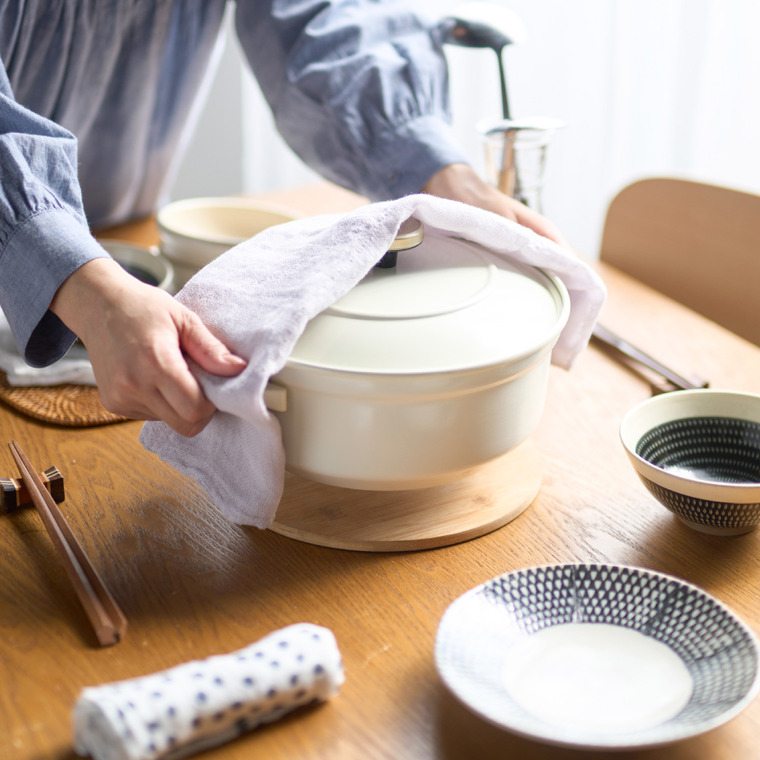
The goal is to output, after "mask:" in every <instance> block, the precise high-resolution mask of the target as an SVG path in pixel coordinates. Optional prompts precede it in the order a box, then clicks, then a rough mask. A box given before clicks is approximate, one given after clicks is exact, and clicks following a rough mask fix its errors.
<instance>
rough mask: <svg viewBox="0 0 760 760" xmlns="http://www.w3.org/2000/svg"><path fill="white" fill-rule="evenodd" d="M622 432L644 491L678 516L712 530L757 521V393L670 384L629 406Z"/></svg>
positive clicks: (738, 528) (731, 531) (725, 531)
mask: <svg viewBox="0 0 760 760" xmlns="http://www.w3.org/2000/svg"><path fill="white" fill-rule="evenodd" d="M620 438H621V441H622V443H623V446H624V447H625V450H626V453H627V454H628V457H629V459H630V460H631V462H632V464H633V466H634V468H635V470H636V473H637V474H638V476H639V478H640V479H641V481H642V482H643V483H644V485H645V486H646V488H647V489H648V490H649V492H650V493H651V494H652V495H653V496H654V497H655V498H656V499H657V500H658V501H659V502H660V503H661V504H662V505H663V506H665V507H666V508H667V509H669V510H670V511H671V512H673V514H675V515H676V516H677V517H678V518H679V519H680V520H681V521H682V522H684V523H685V524H686V525H688V526H689V527H691V528H694V529H695V530H698V531H701V532H703V533H712V534H716V535H738V534H742V533H747V532H749V531H751V530H753V529H754V528H756V527H757V526H758V524H760V396H759V395H755V394H751V393H737V392H733V391H721V390H710V389H699V390H690V391H673V392H671V393H664V394H661V395H659V396H654V397H653V398H650V399H647V400H646V401H644V402H642V403H641V404H638V405H637V406H635V407H634V408H633V409H631V410H630V411H629V412H628V413H627V414H626V416H625V417H624V419H623V422H622V424H621V426H620Z"/></svg>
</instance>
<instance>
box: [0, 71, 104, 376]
mask: <svg viewBox="0 0 760 760" xmlns="http://www.w3.org/2000/svg"><path fill="white" fill-rule="evenodd" d="M76 165H77V158H76V141H75V140H74V138H73V136H72V135H71V134H70V133H68V132H66V130H64V129H62V128H61V127H59V126H58V125H56V124H54V123H53V122H50V121H48V120H46V119H42V118H41V117H39V116H37V115H36V114H34V113H32V112H31V111H28V110H26V109H24V108H22V107H21V106H19V105H18V104H17V103H16V102H15V101H14V100H13V98H12V93H11V92H10V91H9V88H8V84H7V79H5V78H4V72H2V71H1V70H0V177H1V178H2V181H1V183H0V272H2V276H0V307H2V309H3V311H4V312H5V315H6V317H7V319H8V321H9V323H10V325H11V328H12V330H13V334H14V336H15V338H16V342H17V344H18V347H19V350H20V351H21V352H22V354H23V355H24V357H25V358H26V360H27V362H29V363H30V364H32V365H33V366H44V365H47V364H50V363H51V362H53V361H55V360H56V359H58V358H60V356H62V355H63V353H65V351H66V350H67V349H68V347H69V346H70V345H71V343H72V341H73V340H74V335H73V334H72V333H71V332H70V331H69V330H68V329H66V327H65V326H64V325H63V324H62V323H61V322H60V320H59V319H57V318H56V317H55V315H53V314H52V313H50V312H49V311H48V306H49V304H50V302H51V301H52V299H53V296H54V295H55V293H56V291H57V290H58V288H59V287H60V285H61V283H63V282H64V281H65V280H66V279H67V278H68V277H69V276H70V275H71V274H72V273H73V272H74V271H76V270H77V269H78V268H79V267H80V266H82V264H84V263H85V262H86V261H89V260H90V259H92V258H96V257H100V256H107V254H106V252H105V251H104V250H103V249H102V248H101V247H100V246H99V245H98V244H97V242H96V241H95V240H94V239H93V238H92V236H91V235H90V232H89V229H88V227H87V222H86V219H85V216H84V211H83V209H82V205H81V197H80V194H79V186H78V183H77V176H76Z"/></svg>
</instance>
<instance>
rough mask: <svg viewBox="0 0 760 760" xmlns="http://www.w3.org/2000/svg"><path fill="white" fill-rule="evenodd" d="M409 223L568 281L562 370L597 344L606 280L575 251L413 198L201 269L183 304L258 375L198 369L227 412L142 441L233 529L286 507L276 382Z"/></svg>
mask: <svg viewBox="0 0 760 760" xmlns="http://www.w3.org/2000/svg"><path fill="white" fill-rule="evenodd" d="M409 217H416V218H417V219H419V220H420V221H422V222H423V224H424V225H425V227H426V228H435V230H436V231H437V233H438V234H442V235H444V236H450V237H461V238H465V239H467V240H470V241H472V242H474V243H477V244H479V245H481V246H483V247H484V248H486V249H488V250H489V251H490V252H491V254H492V257H493V261H494V263H496V264H497V265H498V263H499V262H500V261H501V262H505V261H506V262H511V263H518V264H520V263H524V264H529V265H532V266H536V267H540V268H542V269H544V270H546V271H547V272H550V273H552V274H554V275H556V276H557V277H559V279H561V280H562V281H563V283H564V284H565V286H566V288H567V290H568V292H569V295H570V317H569V320H568V322H567V325H566V326H565V329H564V330H563V332H562V334H561V335H560V338H559V341H558V342H557V344H556V346H555V348H554V351H553V353H552V362H553V363H554V364H556V365H558V366H561V367H564V368H567V369H569V368H570V367H571V366H572V364H573V362H574V360H575V358H576V357H577V356H578V354H580V353H581V352H582V351H583V349H584V348H585V346H586V344H587V343H588V340H589V338H590V336H591V332H592V330H593V327H594V324H595V323H596V319H597V316H598V314H599V311H600V310H601V308H602V305H603V303H604V300H605V297H606V290H605V287H604V285H603V283H602V281H601V279H600V278H599V276H598V275H597V274H596V273H595V272H594V271H593V269H592V268H591V267H590V266H589V265H588V264H586V263H585V262H583V261H582V260H581V259H580V258H578V257H577V256H576V255H575V254H574V253H572V252H571V251H569V250H567V249H565V248H562V247H561V246H559V245H557V244H556V243H554V242H552V241H550V240H548V239H546V238H544V237H542V236H540V235H538V234H536V233H534V232H533V231H532V230H529V229H527V228H526V227H523V226H521V225H519V224H517V223H514V222H510V221H509V220H507V219H504V218H502V217H500V216H498V215H496V214H493V213H491V212H488V211H483V210H481V209H478V208H474V207H472V206H469V205H466V204H463V203H459V202H456V201H449V200H445V199H441V198H436V197H433V196H429V195H412V196H407V197H406V198H402V199H400V200H395V201H386V202H382V203H374V204H370V205H367V206H363V207H361V208H359V209H358V210H356V211H353V212H351V213H349V214H345V215H326V216H319V217H311V218H306V219H300V220H297V221H294V222H289V223H287V224H282V225H278V226H276V227H272V228H270V229H267V230H265V231H264V232H262V233H260V234H258V235H256V236H255V237H254V238H251V239H250V240H248V241H246V242H244V243H242V244H240V245H238V246H236V247H235V248H233V249H232V250H230V251H228V252H227V253H225V254H223V255H222V256H220V257H219V258H218V259H216V260H215V261H213V262H211V264H209V265H207V266H206V267H204V268H203V269H201V270H200V272H198V273H197V274H196V275H195V276H194V277H193V278H192V279H191V280H190V281H189V282H188V283H187V285H185V287H184V288H183V289H182V290H181V291H180V293H179V294H178V295H177V298H178V300H179V301H181V302H182V303H184V304H185V305H186V306H188V307H189V308H190V309H192V310H193V311H195V312H196V313H197V314H198V315H199V316H200V317H201V319H202V320H203V321H204V322H205V324H206V325H207V326H208V327H209V328H210V329H211V330H212V331H213V332H214V333H215V334H216V335H217V336H219V337H220V338H221V339H222V340H223V341H224V342H225V343H226V344H227V345H228V346H229V347H230V348H231V349H232V350H233V351H234V352H235V353H237V354H239V355H240V356H243V357H244V358H246V359H247V361H248V366H247V368H246V369H245V370H244V371H243V372H242V373H241V374H240V375H239V376H237V377H235V378H219V377H214V376H212V375H209V374H207V373H204V372H201V371H200V370H198V372H197V376H198V377H199V381H200V383H201V385H202V387H203V389H204V392H205V393H206V395H207V396H208V398H209V399H210V400H211V401H212V402H213V403H214V405H215V406H216V407H217V410H218V411H217V413H216V414H215V415H214V417H213V419H212V420H211V422H210V423H209V424H208V425H207V426H206V428H205V429H204V430H203V431H202V432H201V433H200V434H199V435H197V436H195V437H194V438H184V437H183V436H181V435H179V434H177V433H175V432H174V431H173V430H171V428H169V427H168V426H167V425H166V424H164V423H162V422H147V423H146V424H145V425H144V426H143V429H142V432H141V434H140V441H141V442H142V444H143V446H145V448H146V449H148V450H149V451H152V452H154V453H156V454H158V455H159V456H160V457H161V458H162V459H163V460H164V461H166V462H168V463H169V464H171V465H173V466H174V467H175V468H177V469H178V470H179V471H181V472H183V473H184V474H186V475H189V476H190V477H192V478H194V479H195V480H196V481H197V482H198V483H199V484H200V486H201V487H202V488H203V489H204V490H205V491H206V493H207V494H208V495H209V497H210V498H211V500H212V501H213V502H214V503H215V504H216V505H217V507H218V508H219V509H220V511H221V512H222V513H223V514H224V516H225V517H226V518H227V519H229V520H230V521H232V522H235V523H239V524H245V525H253V526H256V527H259V528H267V527H269V526H270V525H271V524H272V522H273V521H274V517H275V513H276V510H277V505H278V504H279V501H280V498H281V496H282V489H283V482H284V473H285V455H284V451H283V447H282V440H281V437H280V429H279V424H278V423H277V421H276V419H275V418H274V417H273V416H272V415H271V414H270V413H269V412H268V411H267V409H266V406H265V404H264V398H263V394H264V389H265V388H266V384H267V382H268V380H269V378H270V377H272V376H273V375H275V374H277V372H278V371H279V370H280V369H282V367H283V366H284V365H285V362H286V361H287V358H288V356H289V354H290V352H291V350H292V348H293V346H294V345H295V343H296V341H297V340H298V338H299V337H300V335H301V333H302V332H303V330H304V328H305V326H306V324H307V323H308V321H309V320H310V319H312V318H313V317H314V316H316V315H317V314H318V313H319V312H321V311H324V310H325V309H326V308H328V307H329V306H330V305H331V304H333V303H334V302H335V301H337V300H338V299H339V298H340V297H341V296H343V295H344V294H345V293H347V292H348V291H349V290H350V289H351V288H353V287H354V286H355V285H356V284H357V283H358V282H359V281H360V280H361V279H362V278H363V277H364V276H365V275H366V274H367V272H369V271H370V269H371V268H372V267H373V266H374V265H375V264H376V263H377V262H378V261H379V260H380V259H381V258H382V256H383V255H384V254H385V252H386V251H387V250H388V247H389V246H390V244H391V243H392V242H393V240H394V238H395V236H396V233H397V231H398V229H399V227H400V226H401V224H402V223H403V222H404V221H406V220H407V219H408V218H409Z"/></svg>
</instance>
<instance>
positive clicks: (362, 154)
mask: <svg viewBox="0 0 760 760" xmlns="http://www.w3.org/2000/svg"><path fill="white" fill-rule="evenodd" d="M422 7H424V4H423V3H419V2H417V3H415V2H410V1H409V0H382V2H377V1H372V0H332V1H331V0H297V1H296V0H263V1H262V2H259V1H258V0H238V2H237V17H236V28H237V34H238V37H239V39H240V41H241V44H242V47H243V50H244V51H245V54H246V56H247V57H248V60H249V62H250V64H251V67H252V69H253V72H254V74H255V76H256V78H257V81H258V82H259V85H260V86H261V89H262V91H263V93H264V95H265V97H266V98H267V101H268V102H269V105H270V107H271V108H272V111H273V114H274V117H275V120H276V124H277V128H278V130H279V131H280V133H281V134H282V135H283V137H284V138H285V140H286V141H287V142H288V143H289V145H290V146H291V147H292V148H293V149H294V150H295V152H296V153H297V154H298V155H299V156H300V157H301V158H302V159H303V160H304V161H305V162H306V163H307V164H308V165H309V166H311V167H312V168H313V169H315V170H316V171H318V172H319V173H320V174H322V175H323V176H326V177H327V178H329V179H331V180H333V181H334V182H337V183H338V184H341V185H344V186H346V187H349V188H350V189H352V190H355V191H357V192H359V193H361V194H363V195H366V196H368V197H370V198H371V199H373V200H385V199H388V198H394V197H400V196H402V195H407V194H409V193H414V192H419V190H420V189H421V188H422V186H423V185H424V184H425V182H426V181H427V180H428V179H429V178H430V177H431V176H432V175H433V174H434V173H435V172H436V171H438V169H440V168H442V167H443V166H446V165H447V164H451V163H455V162H465V161H466V160H467V159H466V157H465V155H464V153H463V151H462V149H461V148H460V147H459V146H458V144H457V142H456V140H455V138H454V135H453V131H452V129H451V126H450V118H449V101H448V76H447V69H446V61H445V58H444V55H443V52H442V47H441V43H440V41H439V40H438V39H437V35H436V34H435V31H434V27H432V26H431V24H430V23H429V21H427V20H426V19H425V17H424V15H423V14H422V13H420V9H421V8H422Z"/></svg>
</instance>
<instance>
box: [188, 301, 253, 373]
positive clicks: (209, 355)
mask: <svg viewBox="0 0 760 760" xmlns="http://www.w3.org/2000/svg"><path fill="white" fill-rule="evenodd" d="M179 340H180V346H181V348H182V350H183V351H184V353H185V354H187V356H189V357H190V358H191V359H192V360H193V361H194V362H195V363H196V364H197V365H198V366H199V367H200V368H201V369H203V370H205V371H206V372H209V373H211V374H212V375H220V376H222V377H234V376H235V375H239V374H240V373H241V372H242V371H243V370H244V369H245V368H246V366H247V364H248V363H247V362H246V361H245V359H243V358H241V357H240V356H237V355H236V354H233V353H232V352H231V351H230V350H229V348H227V346H225V345H224V343H222V341H220V340H219V339H218V338H217V337H216V336H215V335H214V334H213V333H212V332H211V331H210V330H209V329H208V328H207V327H206V326H205V325H204V324H203V322H201V320H200V318H199V317H198V316H197V315H196V314H194V313H193V312H188V313H187V315H186V318H185V319H184V320H183V322H182V325H181V327H180V331H179Z"/></svg>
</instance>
